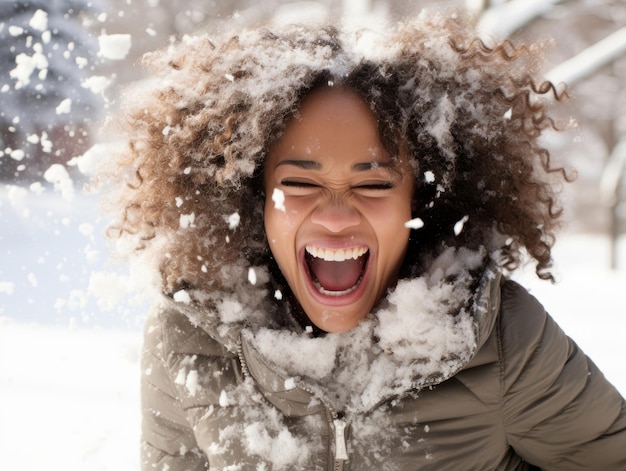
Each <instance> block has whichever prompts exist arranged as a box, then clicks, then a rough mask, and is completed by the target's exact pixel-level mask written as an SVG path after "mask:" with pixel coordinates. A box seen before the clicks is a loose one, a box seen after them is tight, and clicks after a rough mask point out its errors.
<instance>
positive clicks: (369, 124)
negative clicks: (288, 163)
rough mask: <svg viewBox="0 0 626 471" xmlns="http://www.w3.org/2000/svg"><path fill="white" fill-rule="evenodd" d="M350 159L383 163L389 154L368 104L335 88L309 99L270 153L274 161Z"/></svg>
mask: <svg viewBox="0 0 626 471" xmlns="http://www.w3.org/2000/svg"><path fill="white" fill-rule="evenodd" d="M350 156H354V157H357V158H360V159H365V160H380V159H384V158H386V157H387V153H386V152H385V150H384V147H383V144H382V142H381V138H380V134H379V130H378V122H377V120H376V116H375V115H374V113H373V112H372V110H371V109H370V106H369V105H368V103H367V102H366V101H365V100H364V99H363V98H362V97H361V96H360V95H358V94H357V93H356V92H353V91H351V90H348V89H345V88H334V87H333V88H330V87H329V88H321V89H316V90H314V91H313V92H311V93H310V94H309V95H308V96H306V97H305V98H304V99H303V100H302V102H301V104H300V106H299V108H298V110H297V112H296V113H295V114H294V116H293V118H292V119H291V120H290V121H289V122H288V123H287V125H286V127H285V130H284V132H283V134H282V135H281V136H280V137H279V138H278V139H277V140H276V141H275V142H274V143H273V145H272V146H271V149H270V158H272V157H273V158H274V159H276V158H305V157H316V158H319V159H324V158H328V157H343V158H348V157H350Z"/></svg>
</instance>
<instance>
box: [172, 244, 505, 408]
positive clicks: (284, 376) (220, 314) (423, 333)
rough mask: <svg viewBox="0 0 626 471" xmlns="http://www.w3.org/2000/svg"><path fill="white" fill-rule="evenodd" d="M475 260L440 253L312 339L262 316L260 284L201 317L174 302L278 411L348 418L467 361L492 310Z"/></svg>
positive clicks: (488, 271) (490, 271)
mask: <svg viewBox="0 0 626 471" xmlns="http://www.w3.org/2000/svg"><path fill="white" fill-rule="evenodd" d="M484 260H485V255H484V252H483V251H477V252H472V251H469V250H466V249H460V250H458V251H456V250H455V249H451V248H450V249H447V250H446V251H444V252H443V253H442V254H441V255H440V256H439V257H438V258H437V259H436V260H435V261H434V263H433V264H432V265H431V267H430V269H429V271H428V272H427V273H426V274H425V275H423V276H421V277H419V278H414V279H410V280H401V281H400V282H399V283H398V285H397V286H396V288H395V289H394V290H392V291H391V292H390V293H389V295H388V296H387V298H386V299H385V300H384V302H383V303H381V306H380V307H379V308H378V309H377V310H376V311H375V312H374V313H372V314H371V315H370V316H368V317H367V318H366V319H365V320H364V321H362V322H361V324H360V325H359V326H357V327H355V328H354V329H352V330H351V331H349V332H347V333H342V334H326V335H325V336H323V337H320V338H314V337H312V336H310V335H308V334H307V333H306V332H304V331H303V329H302V328H301V327H300V326H298V325H297V324H296V323H295V322H291V323H288V328H285V326H284V325H280V324H279V323H276V322H274V321H273V320H272V319H271V316H268V314H267V312H265V311H264V309H265V310H267V304H266V303H264V302H263V298H266V297H267V291H266V288H265V287H264V286H263V285H262V284H261V285H260V286H258V287H257V286H251V285H250V284H243V283H242V285H243V286H238V287H237V288H238V289H237V290H236V294H235V295H233V296H225V297H223V298H221V299H219V301H218V302H217V303H216V309H215V310H213V311H211V312H207V310H206V308H203V307H199V306H197V305H194V304H189V305H180V303H177V304H178V308H180V310H181V311H182V312H183V313H184V314H185V315H186V316H187V317H188V318H189V319H190V320H191V321H192V323H193V324H194V325H197V326H199V327H201V328H202V329H203V330H205V331H206V332H208V333H209V334H210V335H211V336H212V337H213V338H215V339H216V340H218V341H219V342H220V343H221V344H222V345H224V346H225V347H226V349H228V350H229V351H231V352H233V353H236V354H237V355H239V357H240V359H241V361H242V364H243V365H244V368H245V370H246V372H247V373H248V374H249V375H250V377H252V378H253V379H254V381H255V382H256V383H257V385H258V387H259V388H260V389H261V391H263V393H264V395H265V396H266V398H267V399H268V400H269V401H270V402H271V403H272V404H273V405H274V406H276V407H277V408H278V409H279V410H281V411H282V412H283V413H284V414H285V415H287V416H304V415H309V414H315V413H317V412H318V409H319V407H318V405H320V404H323V405H325V406H326V407H328V408H330V409H331V410H333V411H339V412H341V413H342V414H346V413H347V414H351V413H354V414H358V413H363V412H366V411H368V410H371V409H372V408H374V407H375V406H376V405H377V404H380V403H381V402H384V401H385V400H388V399H389V398H391V397H394V396H401V395H402V394H403V393H405V392H406V391H417V390H420V389H422V388H425V387H429V386H432V385H435V384H438V383H441V382H443V381H445V380H447V379H449V378H451V377H452V376H454V375H455V374H456V373H458V372H459V371H460V370H462V369H463V367H464V366H465V365H467V363H469V361H470V360H471V359H472V357H473V356H474V355H475V353H476V352H477V351H478V350H479V349H480V347H481V346H482V344H483V343H484V342H485V339H486V338H487V336H488V335H489V333H490V332H491V330H492V328H493V324H494V322H495V318H496V314H497V312H498V308H499V283H500V275H499V273H498V270H497V268H496V267H495V265H494V264H491V265H489V266H488V267H486V268H485V269H484V271H483V272H482V276H481V277H480V279H479V280H478V283H476V281H477V280H475V279H474V277H473V276H472V274H471V273H472V272H475V271H476V270H477V269H479V268H480V267H482V265H483V264H484ZM261 279H262V280H265V279H266V278H265V277H264V276H263V275H261ZM476 285H477V286H478V288H475V286H476ZM242 293H245V296H242Z"/></svg>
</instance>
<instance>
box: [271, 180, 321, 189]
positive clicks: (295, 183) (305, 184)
mask: <svg viewBox="0 0 626 471" xmlns="http://www.w3.org/2000/svg"><path fill="white" fill-rule="evenodd" d="M280 184H281V185H282V186H288V187H292V188H316V187H319V185H318V184H317V183H313V182H309V181H301V180H281V182H280Z"/></svg>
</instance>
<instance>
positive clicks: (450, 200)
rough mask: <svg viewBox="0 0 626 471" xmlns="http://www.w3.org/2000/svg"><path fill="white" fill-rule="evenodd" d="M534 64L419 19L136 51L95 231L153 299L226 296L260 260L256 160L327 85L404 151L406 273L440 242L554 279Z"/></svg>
mask: <svg viewBox="0 0 626 471" xmlns="http://www.w3.org/2000/svg"><path fill="white" fill-rule="evenodd" d="M541 53H542V52H541V48H539V47H538V46H521V47H515V46H514V45H513V44H512V43H510V42H508V41H505V42H502V43H501V44H499V45H497V46H495V47H488V46H487V45H486V44H484V43H483V42H482V41H480V40H478V39H476V34H475V33H474V31H473V30H472V28H471V27H468V26H467V25H465V24H463V22H461V21H459V20H458V19H452V18H442V17H426V16H421V17H420V18H419V19H416V20H412V21H407V22H405V23H402V24H399V25H397V26H395V27H394V28H390V29H388V30H386V31H384V32H381V31H374V30H368V29H363V30H342V29H341V28H339V27H337V26H333V25H327V26H324V27H321V28H320V27H311V26H305V25H290V26H283V27H280V28H278V27H277V28H274V29H267V28H256V29H248V30H243V31H240V32H238V33H237V34H234V35H231V36H229V35H224V36H223V37H219V38H211V37H209V36H207V35H204V36H196V37H187V38H184V39H183V40H182V42H180V43H179V44H177V45H172V46H170V47H169V48H168V49H166V50H163V51H159V52H155V53H150V54H148V55H146V56H145V57H144V63H145V64H146V65H148V66H149V67H150V68H151V69H152V71H153V72H154V78H153V79H151V80H150V81H149V83H142V84H141V85H140V86H138V87H135V88H134V89H131V90H129V91H128V92H127V94H126V95H125V96H124V97H123V101H122V102H123V103H124V109H123V110H122V112H121V113H120V114H119V116H118V117H117V119H116V120H115V121H114V123H115V128H114V129H116V131H119V133H120V135H122V136H124V137H125V143H126V144H125V146H124V148H123V150H122V151H121V152H119V154H118V155H117V156H116V157H117V158H116V159H114V160H113V164H110V165H109V164H107V165H108V167H109V168H108V170H107V171H108V176H109V177H112V178H113V179H114V180H115V181H117V182H121V183H118V184H117V186H118V190H119V191H118V193H117V197H116V199H115V200H114V201H113V206H114V208H115V209H117V211H118V214H119V217H118V218H117V219H116V221H115V222H114V223H113V224H112V225H111V227H110V232H111V234H112V236H113V237H117V238H122V239H128V240H129V241H130V246H131V248H132V249H133V251H135V252H141V253H143V254H145V255H147V256H149V257H150V259H151V260H153V261H154V262H155V263H156V264H157V265H158V269H159V273H160V276H161V281H162V289H163V291H164V292H166V293H173V292H175V291H177V290H179V289H183V288H196V289H201V290H205V291H208V292H211V291H214V290H218V289H225V285H227V284H228V277H227V276H226V275H225V273H224V271H225V268H224V267H228V266H246V265H247V266H250V265H264V264H265V265H266V264H268V263H269V262H270V260H271V255H270V252H269V248H268V244H267V241H266V239H265V234H264V229H263V202H264V194H263V188H262V184H261V174H262V170H263V161H264V158H265V156H266V154H267V152H268V149H269V147H270V145H271V144H272V142H273V141H275V139H276V138H277V137H278V136H280V134H281V132H282V130H283V129H284V127H285V125H286V123H287V122H288V121H289V119H290V118H291V117H292V116H293V115H294V113H296V111H297V109H298V105H299V103H300V101H301V100H302V99H303V97H304V96H305V95H306V94H307V93H309V92H310V91H311V90H313V89H315V88H316V87H323V86H338V85H340V86H343V87H347V88H348V89H351V90H353V91H356V92H357V93H359V94H360V95H361V96H363V97H364V98H365V100H367V102H368V103H369V104H370V106H371V109H372V111H373V113H374V114H375V116H376V117H377V119H378V123H379V128H380V134H381V138H382V141H383V143H384V145H385V146H386V147H387V149H388V150H389V151H390V153H391V154H392V155H397V153H398V150H399V148H400V147H403V148H404V149H406V150H407V152H408V155H409V158H410V160H411V163H412V166H413V169H414V174H415V192H414V205H413V206H414V208H415V209H414V213H415V214H414V217H419V218H421V219H422V221H423V222H424V227H423V228H422V229H420V230H417V231H412V236H411V240H410V243H409V245H410V247H409V251H408V253H407V256H406V260H405V272H404V273H405V275H407V274H411V275H415V273H417V272H419V270H420V268H419V267H420V266H423V261H424V260H425V258H426V257H432V256H434V255H436V254H437V253H438V252H439V251H440V250H441V249H442V247H443V246H444V245H445V246H457V247H460V246H465V247H480V246H482V247H487V248H489V249H490V250H491V252H492V253H498V254H499V257H500V264H501V266H503V267H504V268H505V269H508V270H514V269H516V268H517V267H518V266H519V265H520V264H521V262H522V260H523V259H524V257H525V254H527V255H529V256H530V257H531V258H532V259H534V260H535V262H536V273H537V275H538V276H539V277H540V278H543V279H552V280H553V277H552V274H551V273H550V267H551V264H552V258H551V248H552V245H553V243H554V232H555V229H556V228H557V226H558V221H559V216H560V209H559V207H558V203H557V194H556V190H555V185H553V183H554V182H553V180H554V179H553V178H552V177H555V179H556V180H561V181H563V180H568V176H567V174H566V173H565V171H564V170H563V169H562V168H555V167H553V165H552V163H551V158H550V153H549V152H548V150H547V149H546V148H544V147H543V146H542V145H541V143H540V139H539V138H540V137H541V135H542V134H543V132H544V130H546V129H548V128H556V127H557V126H556V125H555V124H554V120H553V118H552V117H551V116H550V115H549V114H548V103H549V101H550V100H548V98H556V101H557V102H558V101H560V100H561V99H562V97H563V96H564V95H565V93H564V92H560V93H559V92H558V91H557V90H556V88H555V87H554V86H553V85H552V84H550V83H549V82H543V81H540V80H538V79H536V78H535V75H536V74H537V71H538V68H539V65H540V59H541ZM459 221H461V223H464V225H463V230H462V231H460V230H459ZM494 245H495V246H494ZM407 276H408V275H407ZM226 288H227V286H226Z"/></svg>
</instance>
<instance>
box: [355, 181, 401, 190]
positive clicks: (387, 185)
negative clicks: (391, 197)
mask: <svg viewBox="0 0 626 471" xmlns="http://www.w3.org/2000/svg"><path fill="white" fill-rule="evenodd" d="M392 188H394V184H393V183H392V182H381V183H365V184H362V185H356V186H353V187H352V189H354V190H391V189H392Z"/></svg>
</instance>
